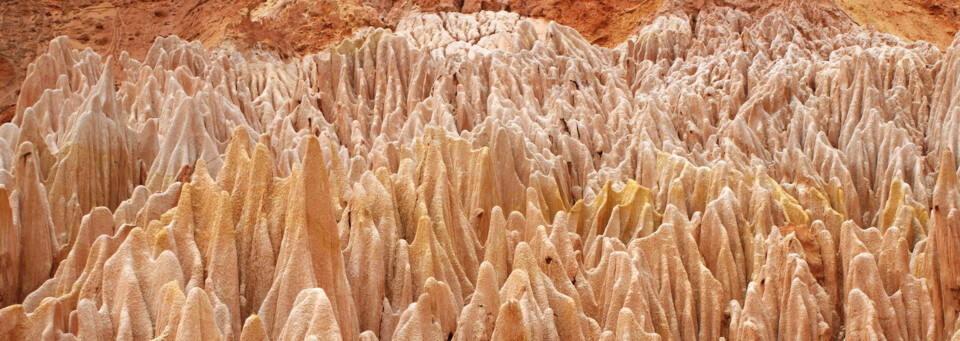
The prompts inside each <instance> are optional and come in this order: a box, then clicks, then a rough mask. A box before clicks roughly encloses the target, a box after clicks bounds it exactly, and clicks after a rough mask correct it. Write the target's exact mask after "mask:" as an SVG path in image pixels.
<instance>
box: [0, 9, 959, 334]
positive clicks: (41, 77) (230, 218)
mask: <svg viewBox="0 0 960 341" xmlns="http://www.w3.org/2000/svg"><path fill="white" fill-rule="evenodd" d="M433 5H434V6H437V7H438V8H443V7H444V6H464V7H466V6H467V5H468V4H466V3H457V2H452V4H448V3H446V2H444V1H438V2H436V3H435V4H433ZM469 5H470V6H473V8H477V7H479V9H480V10H482V9H487V7H485V6H492V5H491V4H488V3H487V2H480V3H479V4H477V3H475V2H471V3H470V4H469ZM681 5H683V4H677V3H670V4H667V5H665V6H666V7H664V10H663V11H662V12H661V13H660V14H659V15H658V16H656V17H655V18H654V19H651V20H650V21H649V23H648V24H647V25H644V26H643V27H642V28H640V29H639V30H638V31H637V32H635V34H632V35H630V36H629V38H627V40H626V42H625V43H623V44H621V45H618V46H617V47H615V48H613V49H609V48H606V47H602V46H598V45H593V44H591V41H588V40H587V39H585V38H584V35H583V34H581V33H579V32H578V31H576V30H574V29H573V28H570V27H566V26H562V25H560V24H557V23H551V22H546V21H542V20H539V19H529V18H524V17H522V16H520V15H519V14H517V13H511V12H491V11H479V12H476V13H472V14H461V13H434V14H423V13H412V14H405V15H403V16H401V17H400V18H399V19H397V23H396V30H395V31H390V30H384V29H370V30H366V31H363V32H361V33H359V34H357V35H355V36H353V37H352V38H349V39H346V40H344V41H343V42H341V43H340V44H339V45H337V46H334V47H331V48H329V49H326V50H323V51H322V52H319V53H317V54H307V55H304V56H303V57H301V58H279V57H278V56H277V55H276V54H270V53H258V54H252V53H240V52H233V51H232V50H223V49H217V50H212V51H211V50H206V49H204V47H203V45H202V44H201V43H200V42H196V41H194V42H186V41H183V40H181V39H180V38H177V37H167V38H158V39H157V40H156V41H155V42H154V43H153V45H151V47H150V49H149V51H148V52H147V53H146V54H145V55H144V57H143V58H132V57H130V55H129V54H125V53H122V54H120V55H119V56H117V57H113V56H106V57H105V56H101V55H100V54H98V53H97V52H96V51H94V50H89V49H88V50H83V51H80V50H76V49H73V48H72V44H71V42H70V40H69V39H68V38H66V37H61V38H57V39H55V40H53V41H51V42H50V44H49V48H48V49H47V52H46V53H44V54H43V55H41V56H40V57H39V58H38V59H37V60H36V61H35V63H34V64H32V66H31V67H30V68H28V72H27V76H26V78H25V80H24V82H23V84H22V86H21V88H20V89H21V90H20V93H19V96H18V102H17V103H18V104H17V106H16V109H15V117H14V118H13V120H12V121H11V122H10V123H6V124H4V125H2V126H0V194H2V195H0V237H2V238H3V239H0V265H2V266H0V271H2V273H0V290H2V291H0V295H2V296H0V306H2V307H3V308H2V309H0V338H3V339H14V340H36V339H66V340H69V339H92V340H100V339H103V340H109V339H137V340H140V339H155V338H157V339H185V340H192V339H204V340H208V339H210V340H213V339H231V340H232V339H242V340H262V339H271V340H304V339H316V340H335V339H343V340H356V339H362V340H419V339H430V340H434V339H456V340H485V339H495V340H515V339H526V340H578V339H585V340H633V339H664V340H670V339H683V340H692V339H697V340H716V339H720V338H724V339H728V340H744V339H763V340H770V339H777V338H779V337H785V338H796V339H868V338H869V339H909V340H916V339H929V340H941V339H948V338H951V337H955V336H958V334H957V332H958V331H957V329H958V328H957V326H958V323H960V320H958V315H960V298H958V296H957V295H958V292H960V251H958V244H960V225H958V224H960V223H958V221H960V220H958V219H960V213H958V211H960V207H958V206H960V187H958V182H957V176H958V169H957V162H958V159H957V158H958V154H957V153H956V152H955V151H956V150H957V148H958V147H960V137H958V135H957V133H956V132H957V131H960V38H955V39H954V41H953V43H952V45H951V47H949V48H948V49H946V51H945V52H941V50H939V49H938V48H937V47H936V46H935V45H933V44H930V43H924V42H913V43H906V42H903V41H901V40H900V39H899V38H896V37H894V36H891V35H887V34H881V33H877V32H875V31H873V30H870V29H867V28H863V27H860V26H857V25H856V24H855V23H854V22H853V21H852V20H851V19H850V18H847V17H844V16H838V15H837V13H838V12H831V11H830V10H829V8H828V7H824V6H823V4H821V3H819V2H818V3H797V4H790V5H785V6H759V7H758V8H754V9H753V10H749V9H748V8H751V7H750V6H749V5H750V4H748V3H741V4H738V5H737V7H728V6H705V7H702V8H699V12H697V13H696V14H694V15H693V16H690V15H689V14H687V13H688V12H687V11H688V10H690V9H691V8H693V7H684V6H681ZM671 6H673V7H671ZM438 10H441V11H442V9H438ZM251 11H252V13H254V14H256V15H268V14H264V13H262V12H260V10H258V9H257V8H254V9H252V10H251Z"/></svg>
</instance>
